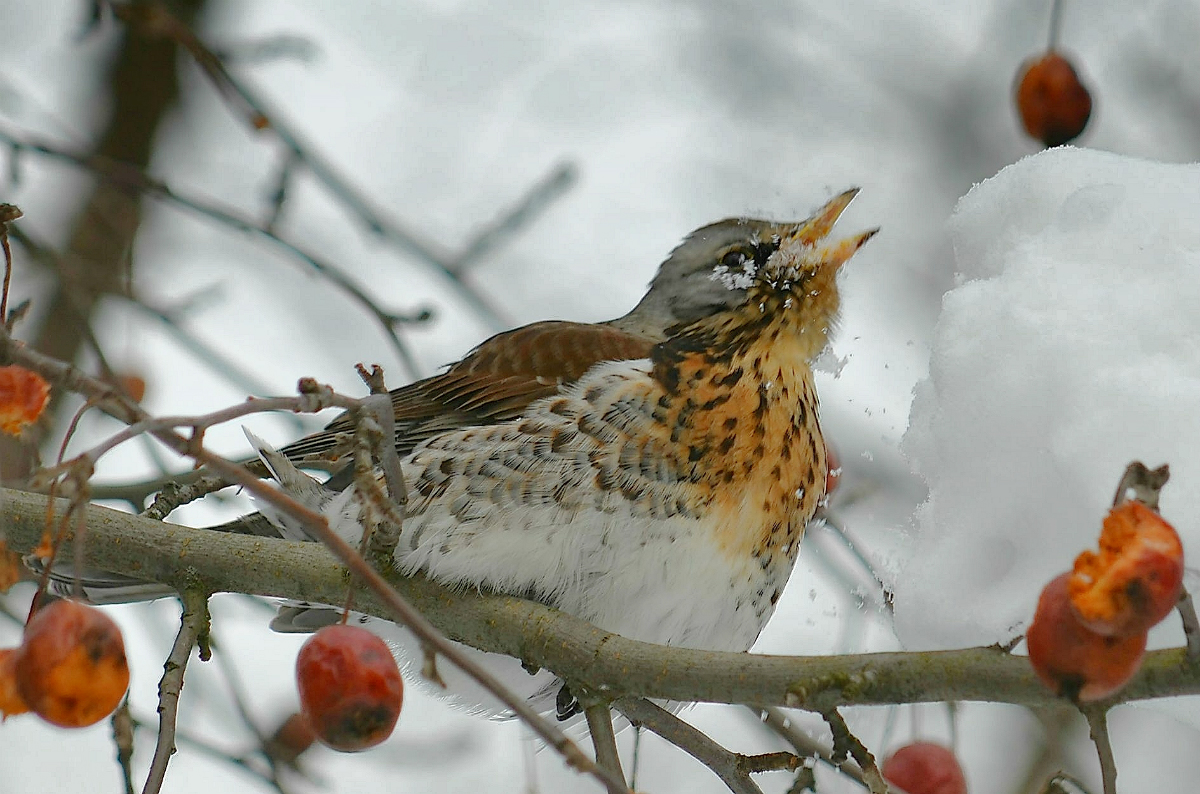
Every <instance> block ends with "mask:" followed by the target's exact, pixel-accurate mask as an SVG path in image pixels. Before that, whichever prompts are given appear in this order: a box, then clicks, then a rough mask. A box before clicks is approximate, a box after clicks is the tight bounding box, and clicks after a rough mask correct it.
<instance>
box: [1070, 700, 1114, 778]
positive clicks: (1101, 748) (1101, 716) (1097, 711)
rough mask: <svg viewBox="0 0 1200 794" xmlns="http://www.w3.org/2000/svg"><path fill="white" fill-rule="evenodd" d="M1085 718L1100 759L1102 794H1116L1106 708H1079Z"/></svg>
mask: <svg viewBox="0 0 1200 794" xmlns="http://www.w3.org/2000/svg"><path fill="white" fill-rule="evenodd" d="M1079 710H1080V711H1082V712H1083V716H1084V717H1085V718H1087V723H1088V730H1089V731H1090V732H1091V734H1092V741H1093V742H1094V743H1095V745H1096V754H1097V755H1098V756H1099V757H1100V779H1101V780H1102V781H1103V783H1104V794H1117V762H1116V759H1114V758H1113V750H1112V742H1111V741H1109V738H1108V718H1107V715H1108V707H1107V706H1081V707H1080V709H1079Z"/></svg>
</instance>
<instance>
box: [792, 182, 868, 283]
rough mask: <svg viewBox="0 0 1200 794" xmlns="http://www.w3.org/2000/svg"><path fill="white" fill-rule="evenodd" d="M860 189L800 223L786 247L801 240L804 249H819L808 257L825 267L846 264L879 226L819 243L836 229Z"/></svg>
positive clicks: (853, 190) (831, 202) (830, 202)
mask: <svg viewBox="0 0 1200 794" xmlns="http://www.w3.org/2000/svg"><path fill="white" fill-rule="evenodd" d="M858 191H859V188H856V187H854V188H850V189H849V190H847V191H846V192H845V193H842V194H840V195H838V196H834V197H833V198H832V199H831V200H830V201H829V203H827V204H826V205H825V206H824V207H821V209H819V210H817V212H816V214H815V215H813V216H812V217H811V218H809V219H808V220H806V221H804V222H803V223H801V224H799V225H798V226H797V227H796V229H795V231H793V232H792V233H791V234H790V235H789V236H788V239H787V240H786V241H785V242H784V246H785V247H790V246H789V245H788V244H789V243H792V244H793V245H794V244H795V243H799V244H800V247H801V248H802V249H816V250H812V251H811V253H809V254H808V255H806V256H804V258H805V259H808V260H809V261H812V262H819V263H820V266H821V267H833V268H834V269H837V268H840V267H841V266H842V265H843V264H845V262H846V260H848V259H849V258H850V257H852V256H854V253H855V252H856V251H857V250H858V249H859V248H862V247H863V245H864V244H865V243H866V242H867V240H870V239H871V238H872V237H874V236H875V234H876V232H878V231H879V229H878V228H876V229H870V230H868V231H865V232H862V233H860V234H857V235H855V236H853V237H848V238H846V239H844V240H838V241H836V242H832V243H828V244H826V245H822V246H820V247H819V248H817V244H818V243H819V242H821V241H822V240H824V239H825V238H826V237H827V236H828V235H829V232H830V231H832V230H833V225H834V224H835V223H837V220H838V218H840V217H841V215H842V213H843V212H844V211H845V209H846V207H848V206H850V202H851V201H853V200H854V197H855V196H857V195H858Z"/></svg>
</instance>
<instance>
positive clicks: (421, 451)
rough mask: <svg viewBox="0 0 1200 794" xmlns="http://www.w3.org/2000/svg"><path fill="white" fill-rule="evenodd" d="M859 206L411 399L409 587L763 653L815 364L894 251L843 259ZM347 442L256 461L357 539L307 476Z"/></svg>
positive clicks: (531, 687) (330, 439)
mask: <svg viewBox="0 0 1200 794" xmlns="http://www.w3.org/2000/svg"><path fill="white" fill-rule="evenodd" d="M857 192H858V191H857V190H849V191H846V192H844V193H842V194H840V195H838V196H836V197H834V198H833V199H832V200H830V201H829V202H828V203H826V204H825V205H824V206H822V207H821V208H820V209H818V210H817V211H816V212H815V213H814V214H813V215H812V216H811V217H809V218H807V219H806V220H803V221H800V222H795V223H771V222H767V221H760V220H751V219H729V220H725V221H720V222H718V223H715V224H710V225H708V226H705V227H702V228H700V229H698V230H697V231H695V232H693V233H692V234H691V235H689V236H688V237H687V238H686V239H685V241H684V242H683V243H682V244H681V245H680V246H679V247H678V248H677V249H676V250H675V251H674V252H673V253H672V254H671V256H670V257H668V259H667V261H666V262H664V264H663V266H662V268H660V271H659V273H658V275H657V276H656V278H655V281H654V282H653V283H652V285H651V288H650V290H649V292H648V293H647V295H646V297H645V298H644V299H643V301H642V302H641V303H639V304H638V305H639V307H642V309H641V310H639V309H637V308H635V310H634V311H632V312H630V313H629V314H627V315H625V316H624V317H622V318H618V319H616V320H612V321H609V322H607V323H597V324H583V323H560V322H548V323H535V324H533V325H530V326H525V327H523V328H519V329H516V330H514V331H509V332H506V333H504V334H499V335H497V336H495V337H492V338H491V339H489V340H487V341H486V342H484V343H483V344H481V345H480V346H479V347H477V348H475V350H473V351H472V352H471V353H470V354H468V355H467V357H466V358H464V359H463V360H462V361H460V362H458V363H457V364H454V365H452V366H451V367H450V368H449V369H448V370H447V371H446V372H444V373H442V374H439V375H435V376H433V377H431V378H427V379H425V380H423V381H418V382H416V383H414V384H411V385H410V386H406V387H402V388H400V389H398V390H396V391H394V392H393V393H392V403H393V407H394V409H395V414H396V420H397V421H396V428H397V429H396V445H397V449H398V451H399V452H400V453H401V456H402V463H401V465H402V470H403V475H404V478H405V481H406V482H407V484H408V489H409V503H408V505H407V506H406V509H405V517H404V522H403V527H402V531H401V535H400V538H399V543H398V544H397V546H396V550H395V553H394V557H393V560H392V562H393V565H394V567H395V568H396V570H398V571H399V572H401V573H404V574H416V573H421V574H424V575H425V576H427V577H429V578H431V579H433V580H435V581H438V582H441V583H442V584H445V585H449V586H454V587H469V588H475V589H480V590H486V591H493V592H498V593H508V594H513V595H518V596H521V597H525V598H531V599H533V600H537V601H540V602H542V603H544V604H547V605H549V606H551V607H555V608H557V609H560V610H562V611H564V612H568V613H570V614H573V615H575V616H577V617H580V618H583V619H584V620H587V621H589V622H591V623H592V624H594V625H596V626H597V627H599V628H601V629H604V630H607V631H611V632H614V633H617V634H620V635H622V636H625V637H629V638H631V639H636V640H643V641H647V642H654V643H659V644H664V645H673V646H678V647H685V648H697V649H706V650H726V651H745V650H748V649H749V648H750V646H751V645H752V644H753V643H754V641H755V640H756V639H757V637H758V635H759V633H760V632H761V630H762V628H763V627H764V626H765V625H766V622H767V620H768V619H769V618H770V616H771V614H772V613H773V611H774V608H775V605H776V603H777V601H778V599H779V597H780V594H781V592H782V590H783V587H784V585H785V584H786V582H787V580H788V578H789V577H790V575H791V572H792V569H793V567H794V564H795V561H796V558H797V555H798V553H799V549H800V543H801V539H802V537H803V535H804V531H805V528H806V526H807V525H808V523H809V521H810V520H811V519H812V518H813V516H814V514H815V513H816V511H817V509H818V507H819V505H820V504H821V502H822V499H823V497H824V489H825V482H826V474H827V466H828V462H827V452H826V446H825V442H824V438H823V435H822V431H821V426H820V420H819V401H818V397H817V392H816V384H815V381H814V375H813V371H812V362H813V360H814V359H815V358H816V357H817V356H818V354H820V352H821V351H822V350H824V349H825V347H826V345H827V343H828V341H829V338H830V336H831V334H832V332H833V330H834V327H835V324H836V321H837V317H838V314H839V309H840V294H839V290H838V287H837V276H838V273H839V272H840V270H841V268H842V265H843V264H844V263H845V262H846V261H847V260H848V259H849V258H850V257H851V256H852V255H853V254H854V253H855V252H856V251H858V250H859V249H860V248H861V247H862V246H863V245H864V244H865V243H866V242H867V240H869V239H870V238H871V237H872V236H873V235H874V234H875V233H876V232H877V231H878V230H877V229H873V230H870V231H867V232H863V233H860V234H856V235H853V236H851V237H849V238H846V239H842V240H837V241H832V242H831V241H829V240H828V239H827V238H828V236H829V234H830V232H831V231H832V228H833V226H834V224H835V222H836V221H837V219H838V218H839V217H840V215H841V214H842V213H843V211H844V210H845V209H846V207H847V206H848V205H849V203H850V201H851V200H852V199H853V198H854V196H855V195H856V194H857ZM656 286H657V287H660V288H659V289H656ZM351 427H352V425H351V424H349V419H348V418H345V417H343V418H339V419H337V420H335V421H334V422H333V423H332V424H331V425H330V426H329V427H328V428H326V430H325V431H323V432H322V433H319V434H317V435H316V436H313V437H310V438H307V439H302V440H301V441H299V442H296V443H295V444H292V445H289V446H285V447H283V448H282V449H281V450H280V451H279V452H275V451H274V450H273V449H270V448H269V447H267V446H266V445H265V444H263V443H262V442H258V441H256V440H255V439H252V443H254V445H255V447H256V448H257V450H258V452H259V455H260V457H261V460H262V462H263V464H264V468H265V469H266V470H267V471H268V472H269V473H270V474H271V476H273V477H274V478H275V479H276V480H278V481H280V483H281V485H282V487H283V488H284V489H285V490H288V491H289V492H293V493H296V494H298V495H299V496H300V497H301V499H302V501H307V502H308V503H310V504H313V506H315V507H317V508H319V509H322V510H325V511H326V512H327V514H328V515H329V516H330V521H331V525H334V526H335V528H338V529H339V533H345V532H347V531H349V533H350V534H351V535H353V533H354V532H355V531H357V532H358V534H359V535H361V531H362V530H361V528H360V527H357V526H356V524H355V518H356V510H354V509H353V499H351V498H350V497H349V496H348V494H352V489H354V488H356V487H357V486H356V485H355V484H354V483H353V482H350V483H349V484H347V485H346V486H345V489H344V490H341V491H339V490H338V488H336V487H332V486H330V485H329V484H328V483H324V484H321V483H317V482H316V481H315V480H313V481H309V480H307V479H306V478H308V475H305V474H302V473H300V472H299V471H298V470H297V469H296V466H297V465H302V464H304V463H305V462H306V461H309V460H311V459H313V458H314V457H321V456H326V457H328V456H330V455H331V454H333V455H336V453H337V450H338V446H339V441H338V439H339V436H340V434H342V433H344V432H346V431H347V430H349V429H350V428H351ZM335 476H336V475H335ZM266 518H267V522H268V524H269V525H270V526H273V527H275V534H279V535H283V536H287V537H296V536H297V533H298V532H299V534H301V535H302V534H303V531H302V530H296V529H295V528H294V527H290V526H289V525H288V524H287V523H286V521H285V520H283V519H281V518H280V517H279V516H278V515H274V514H271V515H268V516H266ZM349 539H353V538H349ZM89 595H90V593H89ZM322 611H323V610H322V609H321V608H319V607H312V606H309V605H295V606H290V607H286V608H285V609H284V610H283V611H282V612H281V614H280V617H279V618H277V619H276V621H275V623H273V624H272V625H273V627H275V628H277V629H281V630H289V629H291V630H295V629H301V630H312V629H313V628H315V627H317V626H318V625H321V623H323V622H327V621H325V620H322V619H320V617H319V616H320V615H321V613H322ZM324 611H325V612H328V610H324ZM314 615H315V616H318V617H317V619H316V620H313V619H312V618H313V616H314ZM376 623H384V622H383V621H376ZM388 639H389V640H390V641H393V642H394V643H395V644H397V645H404V644H405V643H406V640H405V639H404V638H403V637H401V636H399V635H393V636H389V637H388ZM407 643H408V645H409V648H410V650H409V652H408V653H407V654H403V655H405V656H407V657H408V658H409V660H410V661H412V660H415V661H416V663H417V664H419V662H420V659H421V653H420V650H419V647H413V646H412V640H411V638H409V639H408V640H407ZM487 656H494V655H492V654H488V655H487ZM508 663H510V667H512V666H513V665H515V668H514V671H513V672H514V673H515V674H516V675H517V676H518V677H519V676H520V675H524V676H525V678H527V679H529V681H528V682H526V683H527V686H526V687H525V689H526V692H525V694H526V696H527V697H529V698H530V699H531V700H532V701H534V702H535V704H537V705H538V706H539V707H540V708H543V709H544V710H546V711H548V712H554V713H555V714H556V715H557V716H558V717H559V719H564V720H565V719H568V718H571V717H572V716H574V715H576V714H577V713H578V711H579V706H578V704H577V703H575V702H574V700H573V698H571V697H570V695H569V693H568V692H567V690H566V689H565V687H564V686H562V685H561V682H558V681H557V679H556V678H555V677H554V676H553V674H550V673H548V672H547V671H542V672H540V673H537V674H530V673H528V672H526V671H524V670H522V669H521V668H520V666H519V664H520V663H519V662H517V660H508ZM510 678H511V676H510ZM476 696H477V693H472V694H471V695H468V696H467V699H468V700H467V701H464V702H467V704H468V705H470V703H469V699H470V698H473V697H476ZM480 700H486V698H480ZM482 708H484V709H487V708H488V706H487V705H485V706H483V707H482Z"/></svg>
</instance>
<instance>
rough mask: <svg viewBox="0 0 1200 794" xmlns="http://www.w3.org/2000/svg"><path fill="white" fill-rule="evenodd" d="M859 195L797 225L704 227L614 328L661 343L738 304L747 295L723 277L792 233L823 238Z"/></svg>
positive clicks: (761, 261)
mask: <svg viewBox="0 0 1200 794" xmlns="http://www.w3.org/2000/svg"><path fill="white" fill-rule="evenodd" d="M857 193H858V190H857V189H855V190H848V191H846V192H845V193H842V194H841V195H839V196H836V197H835V198H834V199H832V200H831V201H829V202H828V203H827V204H825V205H824V206H823V207H821V208H820V209H819V210H817V212H816V213H815V214H814V215H813V216H812V217H810V218H806V219H804V220H802V221H798V222H795V221H793V222H785V223H777V222H775V221H765V220H758V219H755V218H727V219H725V220H723V221H717V222H716V223H710V224H709V225H707V226H702V227H700V228H699V229H697V230H696V231H694V232H692V233H691V234H689V235H688V236H687V237H686V238H685V239H684V241H683V242H682V243H681V244H680V245H679V247H678V248H676V249H675V250H674V251H672V252H671V255H670V256H669V257H667V259H666V261H665V262H663V263H662V265H661V266H660V267H659V268H658V273H657V274H656V275H655V276H654V280H653V281H651V282H650V289H649V291H648V292H647V293H646V296H645V297H644V298H642V300H641V302H640V303H638V305H637V306H635V307H634V308H633V310H632V311H631V312H629V314H627V315H625V316H624V317H622V318H620V319H618V320H615V321H613V322H614V325H617V326H618V327H621V328H622V329H623V330H627V331H632V332H636V333H641V334H644V335H645V336H648V337H651V338H655V339H658V340H660V341H661V340H662V339H664V338H665V336H666V330H667V329H668V328H671V327H674V326H678V325H682V324H687V323H691V322H693V321H695V320H699V319H702V318H705V317H709V316H711V315H713V314H716V313H717V312H720V311H723V310H725V309H730V308H733V307H736V306H740V305H741V304H742V303H743V302H744V301H745V299H746V291H745V290H744V289H738V288H736V287H734V286H733V284H734V283H736V282H731V281H730V279H728V278H722V277H721V275H722V274H723V273H739V272H741V271H743V270H744V269H746V268H747V266H748V265H753V266H754V268H751V269H756V268H761V267H763V266H764V265H765V264H766V263H767V259H769V258H770V256H771V254H773V253H775V251H777V250H778V249H779V245H780V243H781V242H782V241H783V240H786V239H788V238H790V237H792V236H793V235H796V234H803V235H805V236H806V238H807V236H811V235H810V234H809V232H811V233H812V234H813V235H816V237H820V236H823V235H824V233H825V232H828V230H829V227H831V226H832V225H833V222H834V221H836V220H837V218H838V216H839V215H840V214H841V212H842V211H843V210H844V209H845V208H846V206H847V205H848V204H849V203H850V201H851V200H852V199H853V198H854V196H855V195H856V194H857ZM816 237H814V239H816ZM809 242H811V241H809Z"/></svg>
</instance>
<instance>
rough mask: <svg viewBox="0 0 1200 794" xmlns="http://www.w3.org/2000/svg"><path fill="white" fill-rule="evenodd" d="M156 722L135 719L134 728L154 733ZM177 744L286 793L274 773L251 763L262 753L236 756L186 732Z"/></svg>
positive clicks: (176, 739)
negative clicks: (239, 770) (242, 771)
mask: <svg viewBox="0 0 1200 794" xmlns="http://www.w3.org/2000/svg"><path fill="white" fill-rule="evenodd" d="M154 722H155V721H154V720H147V719H139V718H136V717H135V718H134V719H133V727H134V728H135V729H136V730H142V731H152V730H156V728H155V726H154V725H153V724H152V723H154ZM175 743H176V744H177V745H180V746H181V747H187V748H188V749H189V750H195V751H197V752H200V753H202V754H204V755H206V756H208V757H209V758H213V759H215V760H218V761H223V762H226V763H229V764H232V765H234V766H236V767H238V768H239V769H244V770H245V771H246V772H249V773H250V774H251V775H253V776H254V777H256V778H259V779H261V780H262V782H264V783H266V784H267V785H270V786H271V787H272V788H274V789H275V790H276V791H279V792H280V793H281V794H283V792H284V788H283V786H282V785H281V783H280V781H279V779H278V777H276V776H274V773H273V772H272V771H270V770H269V769H268V770H263V769H259V768H258V767H257V766H256V765H255V764H252V763H250V759H251V758H254V757H257V756H259V755H262V753H261V752H259V751H255V752H254V753H252V754H250V755H248V756H236V755H233V754H231V753H229V752H228V751H227V750H223V749H221V748H219V747H215V746H213V745H212V744H210V743H209V742H207V741H205V740H203V739H200V738H198V737H195V736H192V735H190V734H188V733H187V732H185V731H176V734H175ZM297 771H299V770H297Z"/></svg>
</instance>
